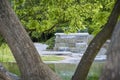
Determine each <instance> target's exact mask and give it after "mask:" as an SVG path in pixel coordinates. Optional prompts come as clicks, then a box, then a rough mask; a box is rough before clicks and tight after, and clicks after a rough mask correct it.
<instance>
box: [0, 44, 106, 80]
mask: <svg viewBox="0 0 120 80" xmlns="http://www.w3.org/2000/svg"><path fill="white" fill-rule="evenodd" d="M63 59H64V57H59V56H52V55H49V56H42V60H44V61H59V60H63ZM0 62H3V63H5V64H4V66H6V68H7V69H8V70H9V71H10V72H13V73H15V74H17V75H20V72H19V69H18V67H17V65H16V63H15V59H14V57H13V55H12V53H11V51H10V49H9V47H8V46H7V45H6V44H2V45H1V46H0ZM7 62H8V63H7ZM9 62H10V63H9ZM6 63H7V64H6ZM11 63H12V64H11ZM49 65H50V68H51V69H52V70H53V71H55V72H57V73H58V74H59V75H60V76H61V77H62V79H63V80H70V78H71V76H72V75H73V72H74V68H75V67H76V66H75V65H72V64H69V65H63V64H62V65H61V64H60V65H61V67H60V65H58V66H57V65H55V64H49ZM103 65H104V62H94V63H93V65H92V67H91V69H90V72H89V74H88V77H87V80H98V78H99V76H100V73H101V71H102V67H103ZM55 66H56V67H55ZM65 66H66V67H65ZM68 66H69V67H68ZM57 68H59V69H58V70H57ZM70 71H71V72H70ZM65 73H66V74H65Z"/></svg>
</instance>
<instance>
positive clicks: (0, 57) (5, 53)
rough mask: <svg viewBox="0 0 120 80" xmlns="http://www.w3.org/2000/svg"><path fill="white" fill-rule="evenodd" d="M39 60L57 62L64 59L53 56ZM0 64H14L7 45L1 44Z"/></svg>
mask: <svg viewBox="0 0 120 80" xmlns="http://www.w3.org/2000/svg"><path fill="white" fill-rule="evenodd" d="M41 58H42V60H43V61H59V60H63V59H64V57H59V56H53V55H48V56H41ZM0 62H15V59H14V57H13V55H12V52H11V51H10V49H9V47H8V46H7V44H2V45H1V46H0Z"/></svg>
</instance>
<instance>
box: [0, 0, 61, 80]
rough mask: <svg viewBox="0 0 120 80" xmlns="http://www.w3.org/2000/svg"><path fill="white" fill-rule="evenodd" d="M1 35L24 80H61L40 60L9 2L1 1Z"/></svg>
mask: <svg viewBox="0 0 120 80" xmlns="http://www.w3.org/2000/svg"><path fill="white" fill-rule="evenodd" d="M0 33H1V34H2V36H3V38H4V39H5V40H6V42H7V43H8V45H9V47H10V49H11V51H12V53H13V55H14V57H15V59H16V62H17V64H18V66H19V69H20V72H21V79H22V80H60V78H59V77H58V76H57V75H56V74H55V73H54V72H53V71H52V70H51V69H50V68H49V67H48V66H47V65H46V64H44V63H43V62H42V60H41V59H40V56H39V54H38V52H37V50H36V49H35V47H34V45H33V43H32V41H31V39H30V38H29V36H28V35H27V33H26V31H25V30H24V28H23V27H22V25H21V23H20V22H19V20H18V18H17V17H16V16H15V13H14V12H13V11H12V9H11V7H10V5H9V3H8V0H0Z"/></svg>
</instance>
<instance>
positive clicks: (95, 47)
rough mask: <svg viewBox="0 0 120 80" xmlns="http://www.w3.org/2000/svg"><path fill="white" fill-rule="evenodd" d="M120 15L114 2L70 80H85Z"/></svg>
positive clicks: (119, 8) (118, 0)
mask: <svg viewBox="0 0 120 80" xmlns="http://www.w3.org/2000/svg"><path fill="white" fill-rule="evenodd" d="M119 14H120V0H117V1H116V4H115V6H114V8H113V10H112V13H111V15H110V17H109V20H108V21H107V24H106V25H105V27H104V28H103V29H102V30H101V31H100V32H99V33H98V34H97V35H96V36H95V38H94V39H93V40H92V41H91V43H90V44H89V46H88V48H87V50H86V51H85V53H84V55H83V57H82V59H81V61H80V63H79V64H78V67H77V69H76V71H75V74H74V75H73V77H72V80H86V78H87V75H88V72H89V69H90V66H91V64H92V62H93V61H94V58H95V57H96V55H97V53H98V51H99V50H100V48H101V47H102V45H103V44H104V43H105V41H106V40H107V39H108V38H110V37H111V34H112V32H113V30H114V27H115V25H116V22H117V20H118V17H119Z"/></svg>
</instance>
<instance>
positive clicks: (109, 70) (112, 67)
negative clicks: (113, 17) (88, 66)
mask: <svg viewBox="0 0 120 80" xmlns="http://www.w3.org/2000/svg"><path fill="white" fill-rule="evenodd" d="M119 62H120V22H119V24H118V26H116V28H115V30H114V32H113V35H112V39H111V43H110V47H109V49H108V51H107V61H106V64H105V68H104V70H103V74H102V76H101V78H100V80H120V63H119Z"/></svg>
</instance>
